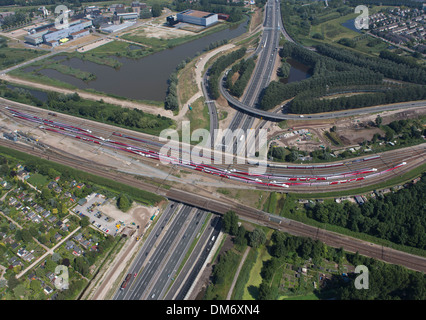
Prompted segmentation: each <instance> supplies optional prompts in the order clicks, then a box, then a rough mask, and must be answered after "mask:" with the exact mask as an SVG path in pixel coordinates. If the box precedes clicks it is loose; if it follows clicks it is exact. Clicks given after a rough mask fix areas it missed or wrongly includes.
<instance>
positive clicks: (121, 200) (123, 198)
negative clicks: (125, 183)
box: [117, 195, 131, 211]
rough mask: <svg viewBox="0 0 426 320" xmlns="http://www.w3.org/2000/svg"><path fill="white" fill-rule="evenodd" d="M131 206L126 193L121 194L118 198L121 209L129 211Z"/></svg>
mask: <svg viewBox="0 0 426 320" xmlns="http://www.w3.org/2000/svg"><path fill="white" fill-rule="evenodd" d="M130 206H131V203H130V201H129V199H128V198H127V197H126V196H125V195H120V197H119V198H118V200H117V207H118V208H119V209H120V210H121V211H127V210H128V209H129V208H130Z"/></svg>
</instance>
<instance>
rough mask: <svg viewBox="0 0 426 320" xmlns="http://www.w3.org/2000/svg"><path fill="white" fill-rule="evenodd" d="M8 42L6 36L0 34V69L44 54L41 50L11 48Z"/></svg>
mask: <svg viewBox="0 0 426 320" xmlns="http://www.w3.org/2000/svg"><path fill="white" fill-rule="evenodd" d="M9 43H10V41H8V40H7V38H5V37H1V36H0V70H1V69H6V68H8V67H11V66H14V65H17V64H19V63H22V62H24V61H27V60H31V59H34V58H36V57H38V56H41V55H43V54H46V52H45V51H41V50H33V49H20V48H11V47H10V46H8V45H9ZM6 45H7V46H6Z"/></svg>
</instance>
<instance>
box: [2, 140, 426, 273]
mask: <svg viewBox="0 0 426 320" xmlns="http://www.w3.org/2000/svg"><path fill="white" fill-rule="evenodd" d="M0 145H3V146H5V147H8V148H13V149H15V150H18V151H21V152H24V153H28V154H32V155H34V156H37V157H40V158H44V159H49V160H50V161H54V162H57V163H60V164H63V165H66V166H69V167H72V168H75V169H78V170H81V171H85V172H88V173H91V174H94V175H97V176H101V177H104V178H108V179H111V180H114V181H117V182H120V183H123V184H127V185H129V186H132V187H136V188H140V189H143V190H146V191H149V192H153V193H157V194H160V195H162V196H164V197H166V198H168V199H170V200H173V201H177V202H181V203H185V204H189V205H191V206H194V207H197V208H201V209H204V210H208V211H211V212H214V213H218V214H224V213H226V212H227V211H229V210H233V211H235V212H236V213H237V214H238V215H239V216H240V217H241V218H242V219H246V220H248V221H252V222H254V223H257V224H261V225H265V226H268V227H270V228H273V229H277V230H280V231H284V232H288V233H289V234H292V235H296V236H303V237H310V238H312V239H318V240H320V241H322V242H324V243H325V244H327V245H330V246H332V247H337V248H340V247H342V248H343V249H344V250H346V251H350V252H357V251H358V252H359V253H360V254H362V255H365V256H369V257H372V258H376V259H379V260H382V261H385V262H388V263H393V264H399V265H402V266H405V267H407V268H409V269H412V270H416V271H421V272H425V271H426V258H424V257H419V256H415V255H411V254H408V253H405V252H401V251H397V250H394V249H391V248H387V247H382V246H377V245H372V244H370V243H366V242H364V241H361V240H358V239H355V238H351V237H347V236H342V235H339V234H336V233H334V232H330V231H327V230H321V231H319V229H318V228H316V227H312V226H309V225H305V224H303V223H300V222H297V221H293V220H289V219H286V218H281V217H275V219H274V221H272V220H270V217H271V215H269V214H267V213H265V212H262V211H260V210H257V209H254V208H250V207H247V206H244V205H241V204H239V203H232V202H231V201H223V200H222V199H217V198H212V197H209V198H206V197H205V196H199V195H197V194H194V193H189V192H186V191H183V190H178V189H175V188H171V189H170V190H165V189H162V188H159V187H157V186H153V185H150V184H148V183H145V182H143V181H141V180H139V179H136V178H135V177H133V176H129V175H127V174H123V173H118V172H116V171H113V170H108V169H105V168H102V167H100V166H99V165H96V164H95V163H90V162H88V161H84V162H77V161H76V160H75V159H73V158H69V156H68V155H66V154H62V155H59V154H56V153H55V152H52V151H48V152H42V151H39V150H36V149H33V148H31V147H28V146H25V145H20V144H16V143H13V142H9V141H7V140H3V139H0ZM277 220H279V222H276V221H277Z"/></svg>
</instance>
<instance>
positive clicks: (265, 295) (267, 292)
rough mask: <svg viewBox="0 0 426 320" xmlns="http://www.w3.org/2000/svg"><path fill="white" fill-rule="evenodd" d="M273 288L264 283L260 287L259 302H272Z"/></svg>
mask: <svg viewBox="0 0 426 320" xmlns="http://www.w3.org/2000/svg"><path fill="white" fill-rule="evenodd" d="M271 291H272V290H271V287H270V285H269V284H267V283H266V282H265V281H262V283H261V284H260V286H259V295H258V297H257V298H258V299H259V300H272V299H271Z"/></svg>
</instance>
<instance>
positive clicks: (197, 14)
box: [176, 9, 218, 27]
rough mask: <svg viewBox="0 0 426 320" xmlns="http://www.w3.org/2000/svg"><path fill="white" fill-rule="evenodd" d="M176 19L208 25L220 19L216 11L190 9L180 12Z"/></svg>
mask: <svg viewBox="0 0 426 320" xmlns="http://www.w3.org/2000/svg"><path fill="white" fill-rule="evenodd" d="M176 19H177V21H179V22H186V23H192V24H197V25H200V26H205V27H208V26H211V25H212V24H214V23H216V22H217V21H218V16H217V14H216V13H210V12H204V11H198V10H191V9H188V10H185V11H182V12H180V13H178V14H177V15H176Z"/></svg>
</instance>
